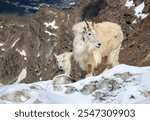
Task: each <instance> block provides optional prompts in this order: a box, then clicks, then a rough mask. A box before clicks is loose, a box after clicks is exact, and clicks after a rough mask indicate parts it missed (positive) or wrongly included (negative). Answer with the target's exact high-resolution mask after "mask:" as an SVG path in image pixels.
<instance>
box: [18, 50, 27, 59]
mask: <svg viewBox="0 0 150 121" xmlns="http://www.w3.org/2000/svg"><path fill="white" fill-rule="evenodd" d="M16 51H17V52H18V53H19V54H20V55H22V56H24V60H27V57H26V56H27V54H26V51H25V50H19V49H16Z"/></svg>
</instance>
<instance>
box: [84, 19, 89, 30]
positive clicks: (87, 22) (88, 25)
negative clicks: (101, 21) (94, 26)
mask: <svg viewBox="0 0 150 121" xmlns="http://www.w3.org/2000/svg"><path fill="white" fill-rule="evenodd" d="M84 22H85V23H86V25H87V27H88V28H90V26H89V24H88V22H87V21H86V20H84Z"/></svg>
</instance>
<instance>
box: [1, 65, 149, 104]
mask: <svg viewBox="0 0 150 121" xmlns="http://www.w3.org/2000/svg"><path fill="white" fill-rule="evenodd" d="M26 73H27V72H26V68H24V69H23V70H22V72H21V73H20V74H19V76H20V77H18V80H17V81H18V83H19V82H20V80H22V79H23V78H25V77H26ZM21 75H22V76H21ZM149 75H150V66H147V67H135V66H129V65H124V64H121V65H118V66H116V67H114V68H112V69H110V70H108V71H106V72H104V73H102V74H100V75H98V76H93V77H88V78H85V79H82V80H79V81H77V82H75V83H71V84H62V85H60V86H61V90H54V85H52V84H53V83H52V82H53V81H52V80H48V81H39V82H35V83H32V84H17V83H16V84H14V85H1V86H0V103H24V104H27V103H35V102H36V101H38V102H39V103H44V104H93V103H96V104H106V103H107V104H108V103H109V104H133V103H140V104H144V103H149V104H150V83H149V82H150V81H149V77H150V76H149ZM21 77H23V78H21ZM41 79H42V78H41V77H40V80H41ZM116 81H119V82H120V83H119V87H118V88H116V89H113V90H107V88H105V86H106V87H107V86H108V84H109V82H116ZM107 82H108V83H107ZM103 83H104V84H103ZM92 84H96V85H95V86H98V87H99V88H96V90H93V91H92V94H84V93H83V92H82V90H83V88H84V89H89V88H85V86H87V85H92ZM97 84H99V85H101V86H99V85H97ZM103 86H104V87H103ZM67 87H72V88H71V89H74V88H75V91H74V92H73V93H65V92H66V90H67V89H68V88H67ZM18 92H20V93H19V94H20V95H17V94H18ZM101 93H103V95H101ZM16 95H17V100H16ZM101 96H104V97H101ZM2 97H3V98H2ZM18 100H19V101H18Z"/></svg>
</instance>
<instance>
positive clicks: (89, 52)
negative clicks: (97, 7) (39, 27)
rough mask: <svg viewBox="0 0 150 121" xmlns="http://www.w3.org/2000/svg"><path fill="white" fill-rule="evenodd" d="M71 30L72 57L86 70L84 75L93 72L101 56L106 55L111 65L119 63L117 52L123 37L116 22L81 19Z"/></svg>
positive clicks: (90, 74)
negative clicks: (72, 38)
mask: <svg viewBox="0 0 150 121" xmlns="http://www.w3.org/2000/svg"><path fill="white" fill-rule="evenodd" d="M72 30H73V34H74V40H73V57H74V59H75V61H76V62H77V63H78V64H79V66H80V68H81V69H82V70H84V71H86V72H87V75H86V77H88V76H92V75H93V74H94V69H95V68H96V67H97V66H98V65H99V64H100V63H101V59H102V57H105V56H107V64H108V65H111V66H112V67H113V66H115V65H117V64H119V62H118V59H119V52H120V47H121V43H122V41H123V39H124V38H123V32H122V30H121V27H120V26H119V25H118V24H116V23H112V22H102V23H97V24H96V23H94V22H87V21H83V22H80V23H77V24H75V25H74V26H73V28H72Z"/></svg>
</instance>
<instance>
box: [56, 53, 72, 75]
mask: <svg viewBox="0 0 150 121" xmlns="http://www.w3.org/2000/svg"><path fill="white" fill-rule="evenodd" d="M54 56H55V58H56V61H57V65H58V67H59V69H61V70H63V71H64V72H65V74H66V75H68V76H69V75H70V71H71V56H72V52H65V53H62V54H60V55H56V54H55V53H54Z"/></svg>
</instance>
